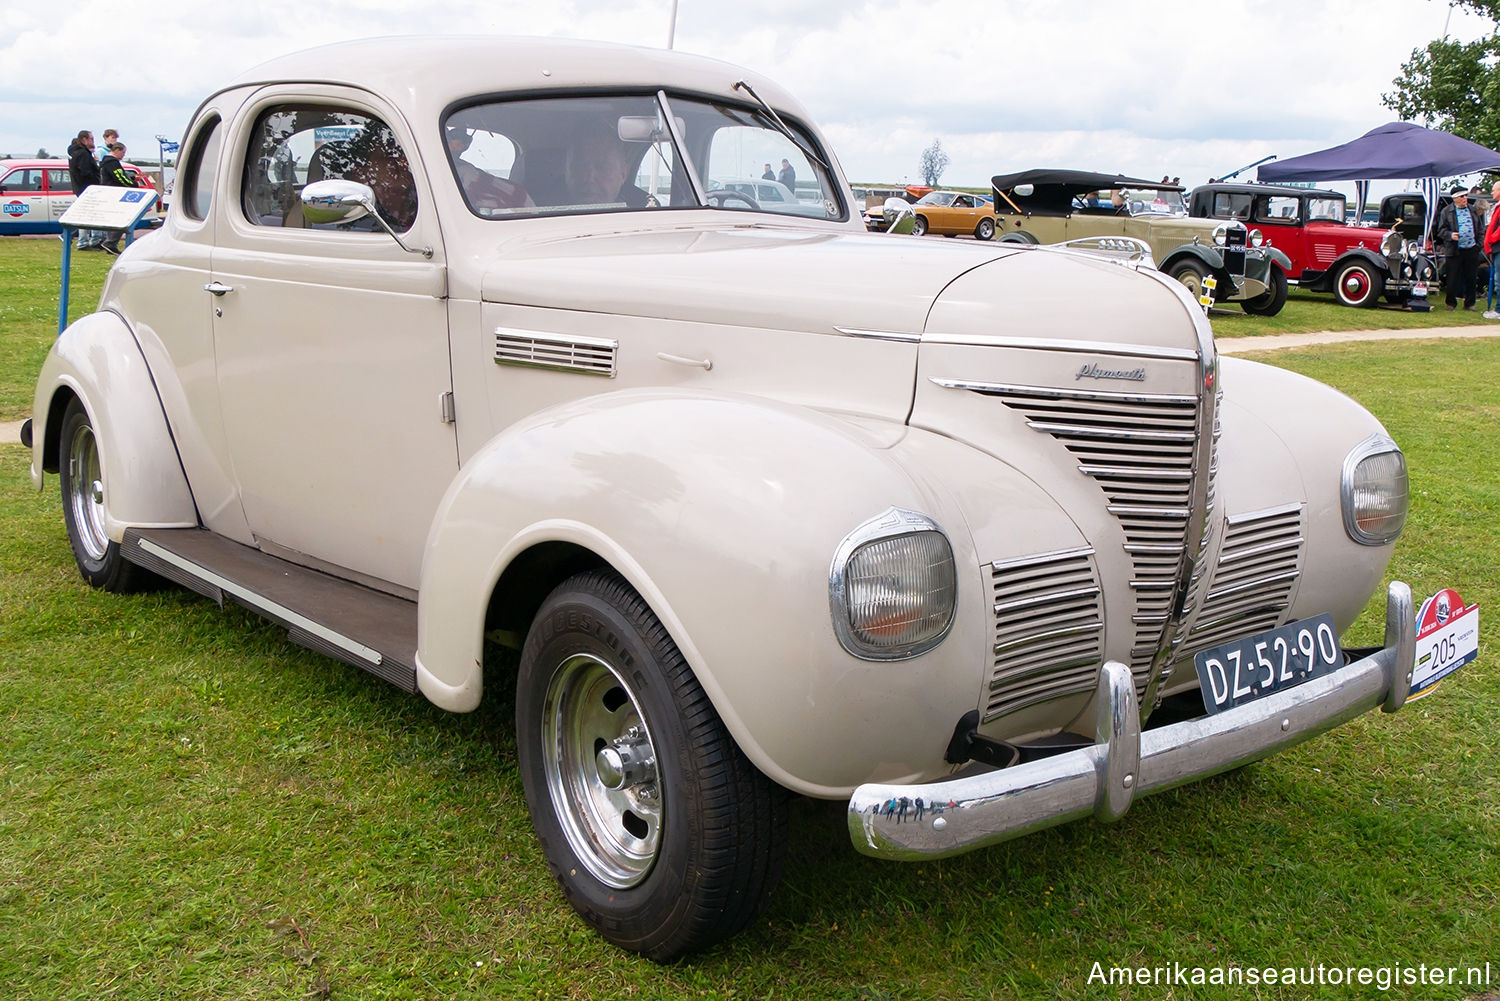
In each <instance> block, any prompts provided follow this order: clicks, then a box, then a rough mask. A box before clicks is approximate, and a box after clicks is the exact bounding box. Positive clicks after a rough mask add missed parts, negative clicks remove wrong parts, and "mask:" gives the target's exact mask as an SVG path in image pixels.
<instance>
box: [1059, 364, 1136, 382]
mask: <svg viewBox="0 0 1500 1001" xmlns="http://www.w3.org/2000/svg"><path fill="white" fill-rule="evenodd" d="M1079 379H1120V380H1123V381H1125V382H1145V381H1146V370H1145V368H1101V367H1100V366H1099V365H1085V366H1083V368H1081V369H1079V370H1078V375H1077V376H1075V377H1074V379H1073V381H1074V382H1077V381H1078V380H1079Z"/></svg>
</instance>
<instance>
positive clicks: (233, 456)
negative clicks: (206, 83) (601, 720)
mask: <svg viewBox="0 0 1500 1001" xmlns="http://www.w3.org/2000/svg"><path fill="white" fill-rule="evenodd" d="M229 141H230V143H231V144H232V146H231V149H232V154H226V155H232V157H233V159H232V160H231V162H230V164H229V169H230V170H232V171H235V172H236V175H237V177H238V185H237V187H238V190H237V191H236V197H235V198H232V199H224V200H223V204H222V206H221V208H220V213H219V221H218V237H217V246H216V248H215V251H214V259H213V280H212V282H211V286H212V288H211V290H210V291H209V292H208V293H207V294H209V295H214V296H216V297H217V302H216V303H215V311H216V315H215V319H214V344H215V353H216V362H217V379H218V387H219V399H220V406H221V408H222V411H223V423H224V435H225V441H226V443H227V448H228V453H229V458H230V461H231V463H232V466H233V470H234V477H235V480H236V482H237V484H238V488H239V492H240V500H241V504H242V506H243V508H244V513H245V517H246V520H247V522H248V524H249V527H250V530H251V532H252V533H253V535H254V537H255V540H256V542H257V544H258V545H260V547H261V548H262V549H265V550H267V551H269V552H272V553H275V554H277V555H282V556H286V557H288V558H291V559H294V560H297V561H299V562H305V563H308V564H309V565H313V566H319V567H323V568H325V569H330V570H332V571H334V572H338V573H341V574H344V575H347V576H350V577H352V578H354V579H365V578H368V579H370V581H371V582H375V583H380V582H384V583H387V584H392V585H395V586H396V589H397V590H399V589H402V588H413V589H414V588H415V587H416V585H417V578H418V575H419V572H420V568H421V559H422V547H423V544H424V542H425V539H426V535H427V528H428V525H429V524H430V522H431V520H432V516H433V514H434V512H435V510H436V508H437V504H438V501H439V500H440V499H441V497H442V494H443V491H444V490H445V489H446V488H447V486H448V483H449V482H450V481H451V480H452V479H453V477H454V475H455V474H456V472H457V469H458V449H457V441H456V436H455V434H454V428H453V424H452V418H451V409H450V407H451V391H452V376H451V373H450V368H449V353H448V328H447V320H446V315H447V314H446V299H445V297H446V286H445V278H446V269H445V267H444V258H443V253H442V242H441V239H440V233H439V228H438V222H437V213H436V211H435V209H434V206H433V201H432V193H431V189H430V187H429V186H428V185H427V183H426V179H425V175H424V172H423V170H422V169H421V164H420V161H419V159H418V158H417V156H416V155H415V152H414V150H415V145H414V144H413V142H412V140H411V133H410V130H409V129H408V128H407V127H406V125H405V124H404V123H402V122H401V121H400V120H399V117H398V116H397V115H396V114H395V113H394V112H393V111H392V110H391V109H389V108H388V107H385V106H382V105H380V104H377V103H374V102H372V101H371V100H370V99H369V97H368V96H366V95H361V94H357V93H353V92H349V91H346V90H344V89H342V88H336V87H323V88H316V89H312V88H306V87H304V88H299V89H296V90H291V89H288V88H281V89H276V88H272V89H268V90H267V91H265V92H262V93H261V94H259V95H257V97H256V99H255V100H254V101H252V102H251V103H250V105H249V106H247V109H246V111H245V112H244V113H243V114H241V116H240V118H239V124H238V125H237V127H236V131H235V133H233V134H232V135H231V136H230V140H229ZM393 158H394V159H393ZM398 161H399V162H398ZM393 164H394V166H393ZM403 171H404V173H403ZM337 177H343V178H345V179H350V180H358V181H360V182H361V183H368V184H370V186H371V187H372V189H375V191H376V193H377V197H378V199H379V202H380V207H381V213H382V216H383V217H385V216H388V221H389V222H390V224H391V225H392V226H393V227H394V228H395V229H396V230H397V231H399V232H400V233H401V239H402V241H404V242H405V243H406V245H407V246H408V247H411V248H413V249H412V250H410V251H409V250H406V249H403V248H402V246H401V244H399V243H398V242H397V240H396V239H393V238H392V236H391V235H390V234H389V233H387V232H386V231H384V230H381V229H379V228H378V226H377V225H376V224H375V223H374V221H373V220H372V219H371V218H369V217H367V218H366V219H364V220H360V221H359V222H356V223H354V224H352V225H351V224H349V223H340V224H326V225H319V224H315V223H309V222H308V221H307V220H306V219H305V218H304V217H303V215H302V211H301V202H300V197H299V193H300V190H301V188H302V187H304V186H305V185H306V184H307V183H308V182H309V181H310V180H319V179H323V180H327V179H332V178H337ZM393 185H394V187H393ZM424 249H425V251H426V252H425V253H424V252H422V251H423V250H424Z"/></svg>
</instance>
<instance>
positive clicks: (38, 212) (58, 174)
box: [0, 160, 160, 236]
mask: <svg viewBox="0 0 1500 1001" xmlns="http://www.w3.org/2000/svg"><path fill="white" fill-rule="evenodd" d="M121 166H123V167H124V168H125V170H126V172H127V173H129V174H130V176H131V177H133V178H134V179H135V182H136V186H137V187H143V188H151V189H152V190H155V189H156V184H155V183H154V182H153V181H152V179H151V175H149V174H147V173H146V172H145V171H143V170H141V168H139V167H137V166H136V165H135V164H132V163H126V164H122V165H121ZM73 199H74V195H73V182H72V180H71V179H70V176H69V174H68V161H66V160H0V236H6V235H15V234H20V233H60V232H62V224H61V223H59V222H58V220H59V219H61V218H62V214H63V213H64V212H66V211H67V210H68V207H69V206H71V205H72V204H73ZM159 207H160V205H158V208H159Z"/></svg>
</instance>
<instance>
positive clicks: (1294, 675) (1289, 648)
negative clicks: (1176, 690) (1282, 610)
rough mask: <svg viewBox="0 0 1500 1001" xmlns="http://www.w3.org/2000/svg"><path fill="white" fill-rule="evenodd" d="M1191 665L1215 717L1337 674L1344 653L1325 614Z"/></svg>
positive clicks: (1225, 647)
mask: <svg viewBox="0 0 1500 1001" xmlns="http://www.w3.org/2000/svg"><path fill="white" fill-rule="evenodd" d="M1193 666H1194V667H1196V668H1197V669H1198V685H1199V687H1200V688H1202V689H1203V705H1204V707H1205V708H1206V709H1207V710H1208V711H1209V713H1210V714H1212V713H1221V712H1223V711H1224V710H1226V709H1233V708H1234V707H1235V706H1242V705H1244V704H1245V703H1246V702H1254V701H1255V700H1256V699H1263V698H1265V697H1266V696H1267V695H1270V694H1272V693H1273V692H1280V691H1285V690H1286V689H1288V688H1295V687H1297V686H1298V685H1300V684H1302V683H1304V682H1306V681H1309V680H1311V679H1313V678H1317V677H1320V676H1322V675H1325V674H1328V673H1329V672H1331V671H1336V670H1338V669H1339V668H1340V667H1343V666H1344V652H1343V650H1342V649H1340V647H1339V636H1338V633H1337V632H1336V631H1335V630H1334V628H1333V618H1332V616H1330V615H1328V614H1326V613H1325V614H1323V615H1315V616H1313V617H1312V618H1310V619H1303V620H1301V621H1300V622H1289V623H1287V624H1286V625H1284V626H1277V627H1276V628H1275V629H1268V630H1266V631H1265V632H1263V633H1256V634H1255V635H1254V636H1246V637H1245V638H1244V639H1238V640H1235V641H1234V642H1232V643H1225V644H1223V645H1222V646H1216V647H1213V648H1212V649H1209V650H1204V651H1203V652H1202V653H1200V654H1198V655H1197V656H1196V657H1194V658H1193Z"/></svg>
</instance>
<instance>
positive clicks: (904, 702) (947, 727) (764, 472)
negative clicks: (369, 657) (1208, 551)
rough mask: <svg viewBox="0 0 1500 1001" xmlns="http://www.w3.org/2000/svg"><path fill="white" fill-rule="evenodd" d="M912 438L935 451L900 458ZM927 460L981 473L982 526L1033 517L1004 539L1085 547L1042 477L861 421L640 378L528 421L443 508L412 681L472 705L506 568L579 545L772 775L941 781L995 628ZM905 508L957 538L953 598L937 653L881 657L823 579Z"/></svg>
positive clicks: (805, 781) (970, 549)
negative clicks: (837, 557)
mask: <svg viewBox="0 0 1500 1001" xmlns="http://www.w3.org/2000/svg"><path fill="white" fill-rule="evenodd" d="M912 438H917V439H920V442H918V443H916V444H913V445H910V447H909V449H908V451H909V452H910V453H911V455H913V456H917V455H920V456H922V457H923V458H922V459H917V460H914V459H912V458H911V457H910V456H908V458H907V459H905V460H903V459H901V458H898V457H897V453H899V452H901V451H903V448H906V445H904V444H903V443H904V442H906V440H907V439H912ZM960 450H961V451H962V452H963V453H964V454H963V455H962V456H958V455H956V454H954V453H955V452H956V451H960ZM939 453H941V455H940V457H939V458H932V457H933V456H938V455H939ZM921 461H937V462H941V463H942V464H943V465H945V466H949V467H953V466H957V465H959V464H960V462H962V463H967V465H968V466H970V467H973V468H975V469H977V470H978V471H977V472H975V473H974V474H973V478H975V479H978V478H981V477H984V478H986V479H985V486H986V487H987V488H988V489H987V494H986V495H985V497H984V499H985V500H986V501H987V502H988V505H987V506H986V509H985V510H984V512H983V515H984V516H987V517H989V518H991V519H999V518H1001V513H1002V512H1004V511H1005V510H1007V508H1008V509H1009V510H1011V511H1012V512H1018V511H1026V512H1028V513H1029V512H1032V511H1040V512H1041V514H1039V515H1038V516H1037V517H1034V518H1032V519H1031V521H1032V522H1033V523H1034V524H1035V526H1036V527H1035V531H1034V532H1033V533H1028V534H1025V535H1023V534H1022V533H1019V532H1017V531H1016V529H1015V527H1014V525H1013V524H1011V525H1010V526H1009V528H1008V533H1007V534H1009V535H1010V536H1015V537H1017V538H1016V539H1015V541H1013V542H1012V544H1013V545H1017V546H1022V545H1024V546H1031V545H1046V544H1048V542H1049V541H1050V540H1052V539H1054V538H1056V539H1057V540H1058V541H1057V542H1056V543H1055V545H1056V546H1057V547H1065V546H1072V545H1077V544H1078V538H1079V537H1078V535H1077V532H1076V528H1075V527H1074V526H1073V525H1072V523H1071V522H1070V521H1068V520H1067V519H1066V517H1065V516H1064V515H1063V514H1062V513H1061V512H1059V511H1057V510H1056V509H1055V507H1054V506H1052V505H1051V503H1050V501H1049V499H1047V498H1046V497H1045V495H1042V494H1041V492H1040V490H1039V489H1037V488H1036V487H1034V485H1031V484H1030V483H1029V481H1024V482H1023V481H1022V480H1021V479H1020V478H1017V477H1012V480H1013V481H1014V482H1012V484H1011V485H1010V486H1007V485H1006V482H1005V479H1004V477H1003V475H1001V474H999V473H997V471H996V469H994V468H985V461H986V460H985V457H984V456H982V455H979V454H978V453H974V452H972V451H971V450H967V449H963V447H962V446H960V445H957V444H956V443H953V442H951V441H948V440H947V439H942V438H941V437H940V436H936V435H930V434H928V433H926V432H917V431H912V430H911V429H908V428H905V427H902V426H900V425H881V426H880V431H879V433H876V432H873V431H869V432H867V431H864V430H862V429H860V428H859V427H857V426H856V425H854V424H852V423H849V422H845V421H843V420H840V419H837V418H834V417H830V416H827V415H823V414H819V413H816V412H814V411H809V410H805V409H801V408H796V407H791V406H785V405H779V404H775V403H770V402H767V401H764V400H759V399H751V398H748V397H733V396H707V395H697V394H689V393H682V392H664V391H646V390H642V391H628V392H623V393H617V394H610V395H608V396H601V397H594V398H591V399H589V400H585V401H581V402H578V403H574V404H569V405H567V406H564V407H561V408H557V409H554V410H551V411H547V412H544V413H542V414H540V415H537V416H535V417H533V418H530V419H528V420H526V421H524V422H522V423H521V424H519V425H516V426H513V427H511V428H508V429H507V430H506V431H504V432H503V433H502V434H501V435H499V436H498V437H497V438H496V439H495V440H494V441H492V442H491V443H489V444H488V445H486V446H485V447H484V448H483V449H481V450H480V451H479V452H478V453H476V454H475V456H474V457H473V458H472V459H471V460H470V461H469V462H468V463H467V464H466V465H465V466H464V468H463V470H462V471H461V473H460V475H459V477H458V479H457V481H456V482H455V483H454V484H453V485H452V487H451V488H450V489H449V491H448V492H447V494H446V496H445V497H444V499H443V502H442V504H441V505H440V506H439V510H438V514H437V517H436V519H435V521H434V524H433V527H432V531H431V533H430V534H429V536H428V542H427V548H426V551H425V554H424V559H423V565H422V576H421V589H420V597H419V603H418V654H417V659H418V684H419V686H420V688H421V690H422V691H423V693H424V694H425V695H427V697H428V698H430V699H432V700H433V701H434V702H435V703H437V704H439V705H441V706H444V707H445V708H450V709H456V710H467V709H472V708H473V707H474V706H475V705H477V704H478V701H479V698H480V694H481V691H480V689H481V669H480V664H481V659H482V642H483V636H482V631H483V629H484V624H485V619H486V612H487V609H488V603H489V600H490V596H491V594H492V593H493V592H494V589H495V585H496V582H497V581H498V580H499V579H500V577H501V575H502V574H503V573H504V572H505V570H506V568H507V567H508V566H509V565H510V564H511V562H512V561H514V560H516V559H517V557H518V556H520V555H521V554H523V553H525V552H527V551H528V550H529V549H531V548H532V547H534V546H536V545H539V544H541V543H548V542H563V543H571V544H573V545H576V546H579V547H582V548H585V549H587V550H589V551H590V552H592V553H594V554H596V555H597V556H598V557H599V558H601V559H603V560H604V561H606V562H608V563H609V564H610V565H611V566H612V567H613V568H614V569H615V570H616V571H618V572H619V573H620V574H621V575H622V576H623V577H625V579H626V580H627V581H628V582H629V583H630V584H631V585H632V586H633V587H634V588H635V589H636V590H637V591H638V592H639V593H640V594H641V596H642V597H643V598H644V599H645V600H646V602H647V603H648V604H649V605H650V606H651V608H652V610H653V611H654V612H655V613H656V615H657V617H658V618H659V619H660V620H661V622H662V624H663V625H664V627H665V628H666V629H667V631H668V632H669V633H670V634H671V636H672V638H673V640H674V641H675V642H676V644H677V646H678V648H679V649H680V650H681V652H682V654H683V656H684V657H685V658H686V660H687V662H688V663H689V665H691V667H692V669H693V671H694V673H695V675H696V676H697V678H698V680H699V682H700V683H701V684H702V685H703V688H704V690H705V692H706V693H707V694H708V696H709V698H710V699H711V700H712V701H713V703H714V706H715V708H716V709H717V710H718V712H719V715H720V716H721V717H722V718H723V720H724V722H725V725H726V727H727V728H728V729H729V731H730V733H731V734H732V735H733V737H734V739H735V740H736V742H737V743H738V745H739V746H740V748H741V749H742V750H743V751H744V752H745V754H746V755H747V756H748V757H749V758H750V760H751V761H752V762H754V763H755V765H756V766H757V767H758V768H760V769H761V770H762V771H763V772H765V773H766V774H767V775H769V776H770V777H771V778H772V779H774V780H776V781H777V782H779V783H781V784H783V785H785V786H788V787H789V788H792V789H795V790H797V791H799V792H803V793H806V794H809V795H815V796H828V797H836V796H842V795H847V793H848V791H849V790H850V789H851V788H853V786H855V785H857V784H858V783H859V782H861V781H865V780H866V779H867V778H868V777H870V776H874V775H884V776H892V777H894V776H898V775H900V776H910V777H913V778H916V777H929V778H930V777H933V775H935V774H941V773H942V772H943V771H945V770H946V769H947V766H946V765H945V764H944V763H943V760H942V756H943V752H944V749H945V748H946V746H947V743H948V740H949V739H950V737H951V736H952V732H953V727H954V725H955V723H956V722H957V720H958V718H959V717H960V716H961V715H962V714H963V713H964V712H965V711H967V710H969V709H972V708H974V706H975V705H976V703H977V701H978V698H979V695H980V692H981V689H982V688H983V686H984V685H985V683H986V681H987V677H988V675H987V673H986V672H987V670H988V669H989V667H990V663H991V660H992V657H991V656H988V655H987V653H986V652H987V651H988V650H989V647H990V646H991V645H992V644H993V636H992V635H991V634H990V630H991V629H992V625H991V621H990V614H989V608H988V604H987V587H986V582H985V579H984V573H983V568H982V567H981V566H980V561H979V557H978V555H977V553H976V547H975V543H974V541H973V537H972V531H971V528H970V519H968V518H966V517H965V515H964V513H963V511H962V510H961V508H960V501H958V500H955V499H954V498H953V497H952V496H950V495H949V493H948V492H947V490H946V488H945V487H942V486H938V485H935V484H936V480H937V478H935V477H928V476H925V475H923V474H922V473H921V472H920V471H917V472H913V471H912V467H913V466H915V465H918V464H920V462H921ZM892 506H895V507H904V508H908V509H911V510H916V511H920V512H922V513H924V514H927V515H928V516H930V517H932V518H933V519H934V520H935V521H937V523H938V524H939V525H940V526H942V527H943V528H944V530H945V531H946V532H947V534H948V537H949V539H950V541H951V543H952V545H953V550H954V557H955V560H956V563H957V566H958V568H959V570H958V572H959V589H958V590H959V607H958V611H957V613H956V615H955V620H954V625H953V628H952V631H951V632H950V633H949V635H948V637H947V639H946V640H945V641H944V642H943V643H942V644H941V645H940V646H939V647H938V648H937V649H936V650H934V651H932V652H931V653H928V654H926V655H924V656H922V657H918V658H915V659H913V660H908V661H900V662H894V663H875V662H870V661H864V660H859V659H857V658H855V657H853V656H851V655H850V654H848V653H846V652H845V651H844V650H843V648H842V647H841V646H839V644H838V642H837V639H836V638H835V636H834V633H833V628H832V624H831V620H830V612H829V592H828V572H829V569H830V566H831V563H832V560H833V556H834V553H835V551H836V550H837V548H838V545H839V543H840V542H841V541H842V540H843V538H844V537H845V536H846V535H847V534H848V533H849V532H851V531H852V530H853V529H854V528H855V527H856V526H858V525H860V524H861V523H862V522H865V521H867V520H868V519H870V518H872V517H874V516H876V515H879V514H880V513H882V512H883V511H885V510H886V509H887V508H889V507H892ZM1013 518H1014V514H1013ZM976 524H979V523H978V522H976ZM983 531H984V532H991V531H995V529H994V528H993V527H991V526H989V525H984V526H983ZM981 534H983V533H981Z"/></svg>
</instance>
